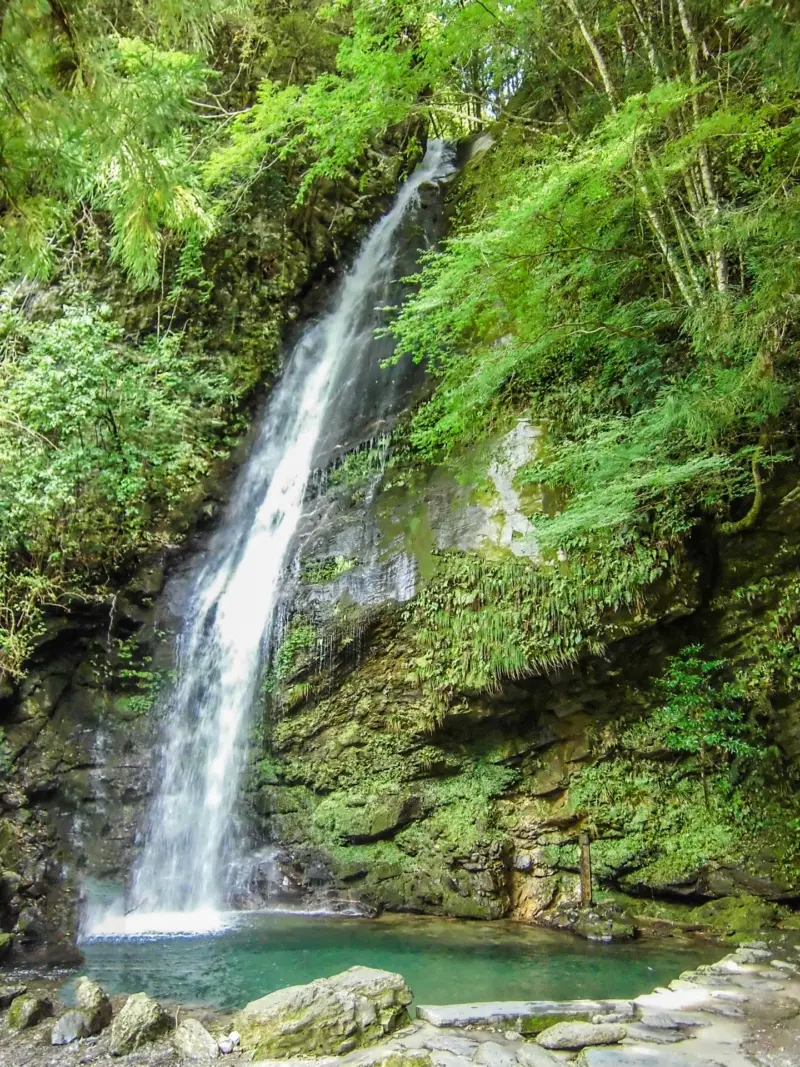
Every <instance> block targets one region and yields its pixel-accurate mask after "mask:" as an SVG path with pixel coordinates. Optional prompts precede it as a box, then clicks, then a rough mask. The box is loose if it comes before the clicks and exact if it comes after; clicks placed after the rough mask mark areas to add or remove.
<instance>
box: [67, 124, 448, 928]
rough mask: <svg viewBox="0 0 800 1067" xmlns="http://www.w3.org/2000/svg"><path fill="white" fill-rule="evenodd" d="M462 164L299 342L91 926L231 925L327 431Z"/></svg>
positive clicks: (208, 568)
mask: <svg viewBox="0 0 800 1067" xmlns="http://www.w3.org/2000/svg"><path fill="white" fill-rule="evenodd" d="M451 169H452V168H451V166H450V164H449V161H448V159H447V151H446V149H445V147H444V145H443V144H442V143H441V142H436V141H434V142H431V144H430V145H429V147H428V151H427V153H426V155H425V158H424V160H423V161H422V163H421V164H420V166H419V167H418V168H417V170H416V171H415V172H414V174H413V175H412V176H411V177H410V178H409V179H408V181H407V182H406V183H405V185H404V186H403V187H402V188H401V189H400V192H399V193H398V195H397V198H396V200H395V203H394V205H393V207H392V208H391V210H390V211H389V212H388V214H386V215H385V216H384V217H383V218H382V219H381V220H380V221H379V222H378V223H377V224H376V225H375V226H374V228H373V229H372V231H371V233H370V234H369V236H368V237H367V239H366V240H365V242H364V244H363V246H362V248H361V251H360V253H359V255H358V258H357V259H356V261H355V263H354V265H353V267H352V268H351V270H350V271H349V272H348V273H347V275H346V276H345V277H344V279H343V281H342V283H341V286H340V288H339V291H338V294H337V297H336V300H335V303H334V306H333V309H332V310H331V311H330V312H329V313H328V314H327V315H325V316H324V317H323V318H322V319H320V320H319V321H318V322H317V323H316V324H314V325H312V326H311V327H309V328H308V329H307V330H306V332H305V333H304V334H303V336H302V337H301V338H300V341H299V342H298V344H297V345H296V347H295V349H294V351H293V352H292V354H291V356H290V359H289V361H288V365H287V368H286V372H285V374H284V376H283V378H282V380H281V382H280V383H279V385H278V386H277V387H276V389H275V390H274V392H273V394H272V397H271V399H270V403H269V406H268V408H267V411H266V415H265V418H264V421H263V423H262V426H261V429H260V433H259V436H258V440H257V442H256V444H255V446H254V448H253V450H252V453H251V454H250V457H249V458H248V460H247V462H246V464H245V466H244V468H243V470H242V472H241V474H240V477H239V480H238V482H237V485H236V488H235V491H234V495H233V499H232V502H231V505H230V507H229V510H228V513H227V516H226V518H225V521H224V523H223V525H222V528H221V529H220V531H219V532H218V534H217V535H216V536H215V538H214V540H213V543H212V546H211V550H210V552H209V555H208V558H207V561H206V562H205V564H204V565H203V566H202V567H201V568H200V570H199V573H198V574H197V577H196V579H195V582H194V595H193V599H192V603H191V606H190V613H189V616H190V617H189V618H187V620H186V622H185V626H184V632H183V634H182V636H181V640H180V650H181V651H180V662H179V664H178V681H177V683H176V685H175V689H174V693H173V695H172V701H171V704H170V707H169V708H168V714H167V720H166V726H165V736H164V739H163V746H162V752H161V758H160V765H159V773H158V778H157V782H158V784H157V791H156V795H155V799H154V802H153V806H152V809H151V812H150V818H149V825H148V828H147V835H146V839H145V845H144V849H143V852H142V855H141V858H140V861H139V863H138V866H137V868H136V870H135V872H134V878H133V885H132V890H131V897H130V901H129V904H128V909H127V914H124V915H122V914H117V915H110V914H107V915H106V916H104V917H103V918H102V919H101V920H99V921H96V922H94V923H93V924H91V925H90V929H89V930H88V931H87V932H88V933H89V934H90V935H95V936H96V935H106V936H108V935H117V936H124V935H136V934H142V933H175V934H177V933H192V932H204V931H210V930H214V929H218V928H219V927H220V926H221V925H223V922H224V920H223V913H224V910H225V895H226V886H225V877H226V870H227V867H228V864H229V863H230V862H231V861H232V860H233V859H234V858H235V857H234V855H233V854H232V853H233V851H234V849H235V839H236V834H235V832H234V831H233V825H234V814H235V806H236V801H237V796H238V791H239V782H240V772H241V770H242V769H243V768H244V765H245V762H246V745H247V733H248V726H249V722H250V713H251V709H252V707H253V705H254V702H255V698H256V694H257V687H258V684H259V681H260V678H261V673H262V670H263V665H264V664H263V661H264V654H265V650H266V649H267V648H268V646H269V642H270V635H271V627H272V626H273V620H274V617H275V614H276V606H277V604H278V601H279V597H280V591H281V578H282V574H283V572H284V568H285V566H286V564H287V563H288V560H289V558H290V553H291V549H292V543H293V539H294V536H295V532H296V530H297V526H298V522H299V520H300V517H301V514H302V508H303V499H304V496H305V492H306V486H307V483H308V479H309V476H310V474H311V472H312V470H313V468H314V465H315V459H316V458H317V455H316V454H317V450H318V448H319V446H320V440H321V436H322V435H323V433H328V432H329V427H330V424H331V422H332V421H333V420H334V419H335V416H336V413H337V408H340V407H341V406H342V405H344V406H345V407H346V406H347V401H348V394H349V393H350V392H351V391H352V390H354V389H358V387H359V380H360V379H361V378H362V376H363V375H364V374H365V373H366V372H367V371H368V370H369V368H368V366H367V364H368V362H369V360H370V347H371V343H372V338H373V323H374V309H375V308H376V307H377V306H380V305H382V304H383V303H385V302H386V299H387V295H388V292H389V287H390V285H391V283H392V281H393V272H394V266H395V257H396V248H397V233H398V229H399V227H400V225H401V223H402V222H403V219H404V216H405V215H406V213H407V211H408V209H409V207H410V206H411V205H412V204H414V203H415V201H416V198H417V192H418V190H419V188H420V186H421V185H423V184H424V183H426V182H430V181H435V180H437V179H438V178H440V177H443V176H444V175H445V174H446V173H448V172H449V171H450V170H451ZM373 358H374V354H373ZM372 370H373V371H374V368H372Z"/></svg>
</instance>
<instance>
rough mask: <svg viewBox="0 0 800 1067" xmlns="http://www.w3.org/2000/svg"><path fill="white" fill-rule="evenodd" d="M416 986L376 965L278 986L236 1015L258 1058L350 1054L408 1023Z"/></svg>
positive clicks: (248, 1048) (245, 1043) (245, 1040)
mask: <svg viewBox="0 0 800 1067" xmlns="http://www.w3.org/2000/svg"><path fill="white" fill-rule="evenodd" d="M410 1003H411V990H410V989H409V988H408V986H407V985H406V982H405V979H404V978H403V977H402V975H399V974H392V973H391V972H389V971H380V970H376V969H375V968H372V967H351V968H350V970H349V971H344V972H343V973H342V974H337V975H334V977H333V978H320V979H317V981H316V982H311V983H309V985H302V986H290V987H289V988H287V989H279V990H277V991H276V992H274V993H270V994H269V996H266V997H262V998H261V999H260V1000H254V1001H251V1003H250V1004H247V1005H246V1006H245V1007H244V1008H243V1009H242V1011H241V1012H239V1014H238V1015H237V1016H236V1018H235V1019H234V1025H235V1027H236V1029H237V1030H238V1031H239V1033H240V1034H241V1039H242V1048H243V1049H244V1050H245V1051H247V1052H249V1053H252V1058H253V1059H280V1058H282V1057H290V1056H325V1055H339V1054H344V1053H347V1052H350V1051H351V1050H352V1049H354V1048H358V1047H360V1046H361V1045H366V1044H369V1043H371V1042H373V1041H377V1040H378V1039H379V1038H381V1037H383V1035H384V1034H388V1033H390V1032H391V1031H393V1030H396V1029H397V1028H398V1027H400V1026H404V1025H405V1024H406V1023H407V1022H409V1017H408V1011H407V1007H408V1005H409V1004H410Z"/></svg>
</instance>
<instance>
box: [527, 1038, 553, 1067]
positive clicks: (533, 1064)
mask: <svg viewBox="0 0 800 1067" xmlns="http://www.w3.org/2000/svg"><path fill="white" fill-rule="evenodd" d="M517 1062H518V1063H520V1064H521V1065H522V1067H556V1064H558V1063H559V1062H560V1061H559V1060H557V1059H556V1058H555V1056H551V1055H550V1053H549V1052H546V1051H545V1050H544V1049H543V1048H540V1046H539V1045H533V1044H529V1043H526V1044H524V1045H521V1046H520V1047H519V1048H518V1049H517Z"/></svg>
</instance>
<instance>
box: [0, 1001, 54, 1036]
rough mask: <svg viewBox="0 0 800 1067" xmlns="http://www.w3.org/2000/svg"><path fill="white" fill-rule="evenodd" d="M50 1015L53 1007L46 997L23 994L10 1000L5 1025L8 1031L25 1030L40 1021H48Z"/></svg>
mask: <svg viewBox="0 0 800 1067" xmlns="http://www.w3.org/2000/svg"><path fill="white" fill-rule="evenodd" d="M52 1014H53V1005H52V1003H51V1001H49V1000H48V999H47V997H36V996H34V995H33V994H32V993H25V994H23V996H21V997H16V998H15V999H14V1000H12V1002H11V1007H10V1008H9V1009H8V1018H7V1020H6V1023H7V1025H8V1029H9V1030H13V1031H18V1030H27V1029H29V1028H30V1027H31V1026H36V1024H37V1023H40V1022H41V1021H42V1019H48V1018H49V1017H50V1016H51V1015H52Z"/></svg>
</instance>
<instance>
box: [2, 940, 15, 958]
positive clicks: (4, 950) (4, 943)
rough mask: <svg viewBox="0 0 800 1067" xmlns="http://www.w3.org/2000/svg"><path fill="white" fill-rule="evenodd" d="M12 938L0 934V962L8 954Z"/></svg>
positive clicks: (12, 941)
mask: <svg viewBox="0 0 800 1067" xmlns="http://www.w3.org/2000/svg"><path fill="white" fill-rule="evenodd" d="M13 943H14V938H13V936H12V935H11V934H6V933H0V960H2V959H3V958H4V957H5V956H7V955H8V954H9V952H10V951H11V946H12V945H13Z"/></svg>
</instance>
